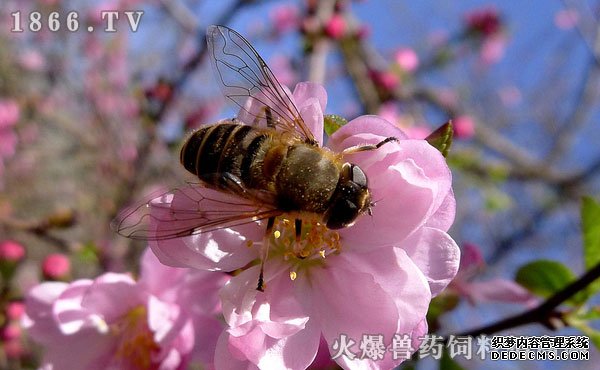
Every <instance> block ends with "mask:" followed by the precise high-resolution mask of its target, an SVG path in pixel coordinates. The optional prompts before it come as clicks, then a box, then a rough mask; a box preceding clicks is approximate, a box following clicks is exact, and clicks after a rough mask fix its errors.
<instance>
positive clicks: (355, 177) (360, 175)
mask: <svg viewBox="0 0 600 370" xmlns="http://www.w3.org/2000/svg"><path fill="white" fill-rule="evenodd" d="M352 181H353V182H355V183H356V184H357V185H360V186H363V187H367V185H368V181H367V175H365V173H364V172H363V170H362V169H361V168H360V167H358V166H357V165H354V164H353V165H352Z"/></svg>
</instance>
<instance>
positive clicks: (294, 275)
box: [290, 271, 298, 281]
mask: <svg viewBox="0 0 600 370" xmlns="http://www.w3.org/2000/svg"><path fill="white" fill-rule="evenodd" d="M297 277H298V274H297V273H296V271H290V279H291V280H292V281H294V280H296V278H297Z"/></svg>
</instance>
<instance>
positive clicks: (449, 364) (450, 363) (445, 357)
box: [440, 350, 464, 370]
mask: <svg viewBox="0 0 600 370" xmlns="http://www.w3.org/2000/svg"><path fill="white" fill-rule="evenodd" d="M440 370H464V367H462V366H460V364H459V363H458V362H456V361H454V359H453V358H452V357H450V354H449V353H448V351H447V350H444V353H443V354H442V358H441V359H440Z"/></svg>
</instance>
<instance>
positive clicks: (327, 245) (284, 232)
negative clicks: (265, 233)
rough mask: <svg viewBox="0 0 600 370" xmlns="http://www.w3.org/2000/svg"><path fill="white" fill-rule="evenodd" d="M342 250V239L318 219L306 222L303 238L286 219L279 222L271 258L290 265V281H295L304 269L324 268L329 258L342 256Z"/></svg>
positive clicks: (303, 224) (272, 238)
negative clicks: (334, 255)
mask: <svg viewBox="0 0 600 370" xmlns="http://www.w3.org/2000/svg"><path fill="white" fill-rule="evenodd" d="M341 248H342V244H341V243H340V235H339V234H338V233H337V232H335V231H333V230H330V229H328V228H327V227H326V226H325V225H323V224H321V223H320V222H318V221H317V220H316V219H310V218H305V219H303V220H302V229H301V232H300V235H299V237H296V226H295V223H294V222H293V221H291V220H288V219H286V218H284V219H277V220H276V222H275V225H274V227H273V232H272V234H271V239H270V251H269V255H270V256H274V257H283V259H284V261H287V262H289V263H290V264H291V265H292V269H291V270H290V279H292V280H295V279H296V277H297V275H298V271H299V270H300V269H302V268H307V267H310V266H314V265H322V264H323V263H324V262H325V259H326V258H327V256H328V255H330V254H332V253H335V254H339V253H340V252H341Z"/></svg>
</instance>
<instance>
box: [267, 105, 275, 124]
mask: <svg viewBox="0 0 600 370" xmlns="http://www.w3.org/2000/svg"><path fill="white" fill-rule="evenodd" d="M265 117H266V120H267V127H268V128H275V121H274V120H273V113H272V112H271V108H269V107H265Z"/></svg>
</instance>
